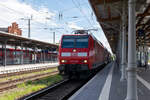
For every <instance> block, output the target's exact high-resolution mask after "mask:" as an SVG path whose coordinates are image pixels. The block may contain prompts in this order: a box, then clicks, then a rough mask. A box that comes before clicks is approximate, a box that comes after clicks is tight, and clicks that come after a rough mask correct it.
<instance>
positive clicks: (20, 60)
mask: <svg viewBox="0 0 150 100" xmlns="http://www.w3.org/2000/svg"><path fill="white" fill-rule="evenodd" d="M20 59H21V60H20V61H21V62H20V63H21V64H23V61H24V59H23V44H22V43H21V57H20Z"/></svg>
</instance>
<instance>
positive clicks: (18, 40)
mask: <svg viewBox="0 0 150 100" xmlns="http://www.w3.org/2000/svg"><path fill="white" fill-rule="evenodd" d="M5 41H7V44H8V45H16V46H21V44H22V45H23V47H28V48H38V49H58V45H56V44H52V43H48V42H43V41H39V40H35V39H29V38H25V37H22V36H18V35H15V34H10V33H7V32H3V31H0V43H4V42H5Z"/></svg>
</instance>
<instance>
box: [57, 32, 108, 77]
mask: <svg viewBox="0 0 150 100" xmlns="http://www.w3.org/2000/svg"><path fill="white" fill-rule="evenodd" d="M77 33H78V32H77ZM82 33H84V32H82ZM108 60H109V52H108V51H107V49H106V48H104V46H103V45H102V43H101V42H99V41H98V40H97V39H96V38H95V37H94V36H93V35H91V34H71V35H63V36H62V38H61V44H60V47H59V64H60V66H59V67H58V69H59V71H60V73H65V74H67V75H72V74H73V73H81V72H91V71H92V70H94V69H97V68H98V67H100V65H103V64H105V63H107V62H108Z"/></svg>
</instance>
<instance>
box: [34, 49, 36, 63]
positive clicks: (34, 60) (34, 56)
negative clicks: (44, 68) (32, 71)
mask: <svg viewBox="0 0 150 100" xmlns="http://www.w3.org/2000/svg"><path fill="white" fill-rule="evenodd" d="M35 63H36V53H35V47H34V64H35Z"/></svg>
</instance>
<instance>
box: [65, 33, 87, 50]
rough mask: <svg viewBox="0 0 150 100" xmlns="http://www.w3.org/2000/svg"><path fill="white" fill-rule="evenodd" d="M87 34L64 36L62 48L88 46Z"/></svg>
mask: <svg viewBox="0 0 150 100" xmlns="http://www.w3.org/2000/svg"><path fill="white" fill-rule="evenodd" d="M88 37H89V36H88V35H84V36H64V37H63V40H62V48H88Z"/></svg>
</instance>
